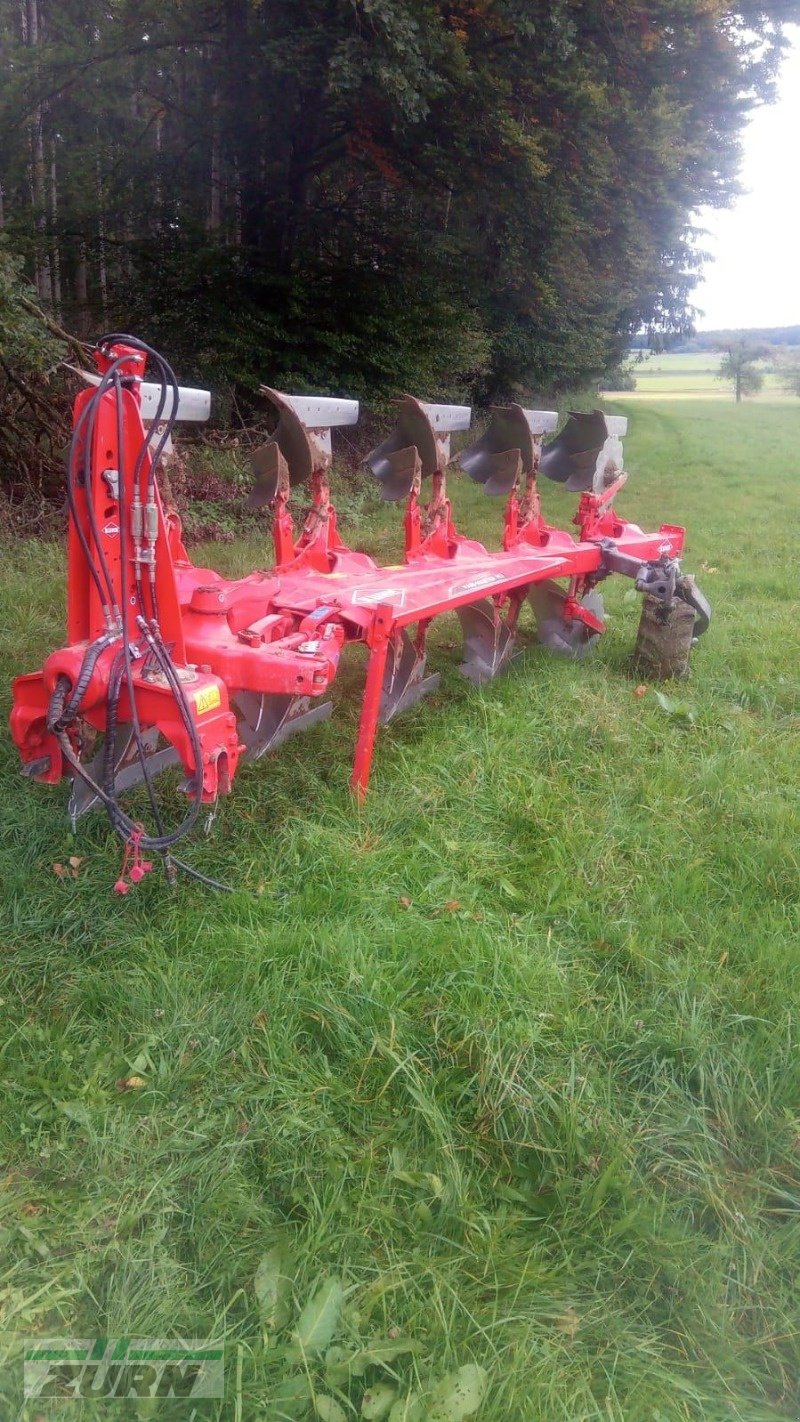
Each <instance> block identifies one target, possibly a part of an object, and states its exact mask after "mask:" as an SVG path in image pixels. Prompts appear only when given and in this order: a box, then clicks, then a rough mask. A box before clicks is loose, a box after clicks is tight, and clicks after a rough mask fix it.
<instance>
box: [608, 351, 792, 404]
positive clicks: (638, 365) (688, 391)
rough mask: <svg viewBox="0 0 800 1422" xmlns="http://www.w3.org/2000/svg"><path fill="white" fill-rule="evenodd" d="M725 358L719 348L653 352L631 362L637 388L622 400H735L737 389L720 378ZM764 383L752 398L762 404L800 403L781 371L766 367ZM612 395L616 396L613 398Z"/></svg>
mask: <svg viewBox="0 0 800 1422" xmlns="http://www.w3.org/2000/svg"><path fill="white" fill-rule="evenodd" d="M721 359H722V357H721V355H720V354H719V352H718V351H689V352H686V353H685V354H681V353H680V352H678V351H664V352H662V353H661V354H650V355H647V356H645V358H644V360H642V361H638V360H634V361H633V362H632V364H631V369H632V371H633V375H634V378H635V380H636V389H635V390H633V391H626V392H625V393H624V394H619V396H618V397H613V398H619V399H622V400H632V401H633V402H635V403H637V404H638V402H639V401H640V400H647V401H651V400H681V401H684V400H704V401H705V400H724V401H728V402H730V403H731V404H732V403H733V389H732V387H731V386H730V385H729V384H728V383H727V382H726V381H724V380H718V379H717V371H718V370H719V363H720V360H721ZM763 374H764V385H763V388H762V389H761V390H760V391H759V393H758V394H757V395H752V396H748V397H747V398H748V400H757V401H758V402H759V404H775V403H776V402H781V403H782V402H784V401H786V402H787V403H789V404H791V403H792V402H793V401H794V402H796V400H797V396H796V395H787V394H786V393H785V391H784V389H783V382H782V379H781V376H780V374H779V373H778V372H777V371H775V370H772V369H769V368H766V367H764V368H763ZM609 398H612V397H609Z"/></svg>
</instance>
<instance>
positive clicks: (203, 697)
mask: <svg viewBox="0 0 800 1422" xmlns="http://www.w3.org/2000/svg"><path fill="white" fill-rule="evenodd" d="M194 704H195V707H196V709H197V710H198V711H199V712H200V715H201V716H202V714H203V712H204V711H216V709H217V707H218V706H219V705H221V697H220V694H219V687H218V686H204V687H203V689H202V691H196V692H195V697H194Z"/></svg>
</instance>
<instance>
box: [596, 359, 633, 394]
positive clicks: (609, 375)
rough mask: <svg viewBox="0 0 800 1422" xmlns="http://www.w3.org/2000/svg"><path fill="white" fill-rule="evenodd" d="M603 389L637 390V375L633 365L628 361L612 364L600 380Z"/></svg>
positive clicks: (600, 386)
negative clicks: (621, 363)
mask: <svg viewBox="0 0 800 1422" xmlns="http://www.w3.org/2000/svg"><path fill="white" fill-rule="evenodd" d="M599 388H600V389H601V390H635V389H636V376H635V374H634V372H633V367H632V366H631V365H630V364H629V363H627V364H625V365H615V366H612V368H611V370H607V371H606V372H605V374H604V375H603V376H602V378H601V379H600V381H599Z"/></svg>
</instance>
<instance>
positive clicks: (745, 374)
mask: <svg viewBox="0 0 800 1422" xmlns="http://www.w3.org/2000/svg"><path fill="white" fill-rule="evenodd" d="M769 354H770V350H769V347H768V346H765V345H761V344H756V343H755V342H753V341H750V340H748V338H747V337H746V336H745V335H743V334H741V335H739V336H737V337H736V339H735V340H733V341H731V342H730V343H729V344H728V345H727V347H725V350H724V355H723V357H722V360H721V361H720V363H719V370H718V372H717V378H718V379H719V380H724V381H727V382H728V383H729V384H730V385H732V386H733V393H734V397H735V399H736V403H737V405H738V404H739V402H740V401H741V399H742V397H743V396H744V395H757V394H758V392H759V390H761V388H762V386H763V384H764V373H763V371H761V370H758V369H757V368H756V365H757V362H758V361H760V360H763V359H764V358H765V356H768V355H769Z"/></svg>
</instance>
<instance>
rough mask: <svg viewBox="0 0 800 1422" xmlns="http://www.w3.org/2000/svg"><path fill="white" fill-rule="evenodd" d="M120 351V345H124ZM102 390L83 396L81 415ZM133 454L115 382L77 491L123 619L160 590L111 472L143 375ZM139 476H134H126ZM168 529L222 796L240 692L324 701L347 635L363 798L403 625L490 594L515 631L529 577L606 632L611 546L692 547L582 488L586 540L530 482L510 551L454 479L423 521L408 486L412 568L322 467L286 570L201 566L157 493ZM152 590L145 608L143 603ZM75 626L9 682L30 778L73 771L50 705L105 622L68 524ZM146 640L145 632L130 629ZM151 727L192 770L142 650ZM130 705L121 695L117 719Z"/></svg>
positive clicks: (179, 657)
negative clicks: (386, 554) (343, 522)
mask: <svg viewBox="0 0 800 1422" xmlns="http://www.w3.org/2000/svg"><path fill="white" fill-rule="evenodd" d="M116 354H119V351H117V352H116ZM130 355H131V370H132V371H135V372H136V373H137V374H138V373H140V366H139V365H138V364H137V363H138V362H140V359H141V358H140V357H139V356H137V355H136V353H135V352H131V353H130ZM91 394H92V392H89V391H87V392H84V393H83V394H81V395H79V396H78V398H77V400H76V402H75V410H74V418H75V421H76V423H77V421H78V420H79V419H80V416H81V412H82V410H83V407H84V405H85V403H86V401H87V400H88V399H89V398H91ZM122 396H123V402H124V405H123V413H124V421H123V446H124V447H123V449H122V450H120V449H119V448H118V444H117V424H116V421H117V413H116V403H115V397H114V392H113V391H111V390H109V391H107V392H106V393H105V394H104V395H103V396H102V397H101V402H100V411H99V414H98V417H97V420H96V423H95V430H94V437H93V444H92V450H91V479H90V483H89V486H88V488H87V489H85V490H79V491H78V494H77V499H76V503H77V507H76V516H77V518H78V520H80V523H81V525H82V527H83V528H84V531H85V532H86V534H87V536H88V534H89V501H91V504H92V509H93V512H94V516H95V521H96V523H97V525H98V527H99V529H100V538H101V541H102V545H103V549H104V552H105V555H106V558H107V560H108V563H109V567H110V569H111V574H112V578H113V579H114V582H115V586H116V588H117V589H118V596H119V599H120V604H121V607H122V608H123V609H124V610H125V615H127V616H128V617H129V619H131V625H133V619H134V618H135V615H136V614H137V613H139V612H142V613H143V614H144V615H145V616H150V615H151V613H152V610H153V609H152V607H151V606H150V605H149V604H150V602H151V594H150V593H149V592H147V590H146V588H145V590H144V591H143V590H142V589H141V587H139V586H137V581H136V579H135V577H134V568H133V564H132V561H131V559H129V561H128V565H127V566H124V565H123V562H122V555H121V546H122V545H121V539H120V527H119V524H120V518H121V516H124V511H123V513H122V514H121V511H120V507H119V504H118V502H117V501H116V500H115V498H114V496H113V489H112V480H111V479H110V477H109V471H113V470H115V469H119V467H120V463H122V464H123V466H124V467H125V468H126V469H127V470H129V471H131V470H132V469H133V466H134V462H135V456H136V452H137V451H138V450H139V448H140V446H141V443H142V440H143V438H144V430H143V425H142V420H141V414H140V409H139V399H138V392H137V383H136V382H135V381H133V382H131V387H130V388H128V389H125V390H123V392H122ZM148 474H149V460H148V459H146V460H145V461H144V465H143V468H142V472H141V480H140V489H139V494H140V497H141V498H144V497H145V494H146V484H147V477H148ZM129 477H130V475H129ZM156 503H157V533H156V536H155V544H154V553H155V562H154V586H155V592H156V599H157V606H158V616H159V622H160V626H161V630H162V633H163V636H164V639H165V641H167V642H169V643H170V644H171V646H172V655H173V659H174V661H175V663H176V664H177V666H178V668H179V670H180V672H181V675H182V677H185V678H186V685H187V689H188V690H189V692H190V702H191V705H192V707H193V715H194V718H195V722H196V726H197V730H198V733H199V736H200V742H201V746H202V750H203V760H204V764H203V792H204V797H205V798H206V799H209V800H211V799H213V798H214V797H215V796H216V794H217V793H218V791H220V790H227V789H228V788H229V786H230V782H231V780H232V779H233V776H234V774H235V771H236V766H237V762H238V756H239V752H240V750H241V749H242V747H240V746H239V744H238V736H237V731H236V719H235V715H234V712H233V710H232V709H231V708H232V704H233V702H234V700H235V697H236V695H237V693H239V692H254V693H263V694H267V695H279V696H284V697H285V696H291V697H296V696H302V697H308V698H319V697H321V696H322V695H323V694H324V693H325V692H326V691H327V689H328V687H329V686H330V684H331V682H332V681H333V679H334V677H335V675H336V671H337V666H338V662H339V656H340V653H341V649H342V646H343V645H345V644H347V643H355V642H359V643H364V644H366V646H367V648H368V649H369V662H368V667H367V677H366V687H365V693H364V701H363V707H362V713H361V721H360V725H359V731H358V740H357V745H356V751H355V759H354V764H353V772H352V777H351V786H352V789H353V791H354V793H355V794H356V795H357V796H358V797H359V798H363V796H364V795H365V793H366V790H367V785H368V782H369V776H370V769H371V765H372V756H373V749H374V743H375V733H376V729H377V725H378V717H379V710H380V703H381V692H382V687H383V684H384V672H385V668H386V664H387V656H388V654H389V651H390V648H392V646H393V645H396V639H397V638H398V637H399V636H400V633H401V632H402V630H403V629H405V628H408V627H409V626H413V625H416V626H417V627H418V629H419V631H418V638H417V647H418V650H421V648H422V646H423V645H424V637H425V632H426V630H427V627H428V624H429V623H430V622H431V621H432V620H433V618H435V617H438V616H440V615H441V614H443V613H447V612H451V611H454V610H457V609H458V608H461V607H465V606H467V605H469V604H470V603H475V602H476V601H478V600H484V599H486V598H489V599H490V600H491V601H492V603H493V604H494V608H495V617H496V618H501V617H503V616H505V617H506V618H507V619H508V625H509V626H511V627H513V625H514V623H515V620H516V616H517V614H518V611H519V608H520V605H521V602H522V599H523V597H524V595H525V593H526V591H527V589H528V588H530V587H531V586H532V585H533V584H535V583H538V582H541V581H542V580H545V579H554V578H560V579H568V580H569V595H568V599H567V603H566V606H565V615H566V617H567V618H575V619H577V620H579V621H581V622H583V623H585V624H586V625H587V626H588V627H589V628H590V629H591V630H594V631H602V629H603V624H602V622H601V621H600V620H599V619H598V618H597V617H596V616H594V615H593V614H592V613H591V612H590V611H589V610H588V609H584V608H583V607H582V606H581V602H580V599H581V597H582V596H583V594H584V593H585V592H586V591H587V590H588V589H589V588H591V587H592V586H593V584H594V582H595V581H596V580H597V578H598V577H599V576H601V575H603V571H604V555H603V547H602V546H601V545H602V544H603V543H604V541H605V542H607V541H609V540H610V541H611V542H612V543H613V545H614V548H615V549H616V550H618V551H620V552H623V553H626V554H629V555H631V556H632V557H634V558H636V559H639V560H641V561H643V562H644V561H650V560H657V559H659V558H661V557H663V556H669V557H675V556H677V555H678V554H679V553H680V552H681V549H682V547H683V540H684V530H683V529H682V528H679V527H675V526H672V525H663V526H662V527H661V528H660V530H659V531H658V533H655V534H648V533H644V532H643V531H642V530H641V529H640V528H638V527H637V526H636V525H635V524H632V523H628V522H626V521H625V520H623V519H620V518H618V517H617V515H616V514H615V513H614V512H613V511H612V510H611V508H610V500H609V495H608V493H607V494H606V495H602V496H597V495H593V494H585V495H583V497H582V498H581V501H580V506H579V509H578V513H577V516H576V519H575V523H576V524H577V527H578V530H579V532H578V537H577V539H576V538H573V537H572V536H571V535H570V534H568V533H566V532H563V531H561V530H559V529H556V528H552V527H550V526H549V525H547V524H546V523H545V522H544V520H543V519H542V517H541V513H540V511H539V504H538V496H536V494H535V487H532V488H529V489H528V490H527V491H526V495H525V497H524V499H522V500H520V499H519V498H518V496H517V494H516V493H514V494H513V495H512V498H511V500H510V502H509V508H508V511H507V515H506V528H505V537H504V547H503V548H502V549H500V550H497V551H495V552H490V551H488V550H487V549H486V548H485V547H484V546H483V545H482V544H481V543H479V542H477V541H476V540H474V539H469V538H465V537H462V536H461V535H460V534H458V533H457V532H456V530H455V528H454V526H453V523H452V515H451V509H450V503H449V500H447V499H446V497H445V492H444V479H443V476H438V482H436V480H435V486H434V494H433V498H432V500H431V503H430V504H429V505H428V509H427V510H426V511H425V515H424V517H423V515H422V511H421V510H420V508H419V506H418V503H417V496H416V494H412V495H411V498H410V500H409V504H408V508H407V512H406V525H405V526H406V558H405V563H404V564H402V565H400V566H395V567H379V566H377V565H376V564H375V563H374V561H373V560H372V559H371V558H369V557H367V556H366V555H365V554H362V553H357V552H354V551H353V550H351V549H349V548H347V547H345V546H344V545H343V544H342V542H341V540H340V538H339V536H338V533H337V531H336V515H335V510H334V508H333V506H332V504H331V502H330V497H329V493H328V489H327V483H326V482H325V480H324V478H322V477H321V476H320V477H317V476H315V486H314V491H313V504H312V509H311V512H310V514H309V517H308V518H307V520H306V524H305V527H304V530H303V532H302V533H301V536H300V538H299V539H298V540H297V541H296V542H293V532H292V528H291V520H290V518H289V514H288V510H287V508H286V501H285V499H283V500H280V499H279V500H278V501H277V503H278V507H277V508H276V510H275V512H276V515H277V517H276V520H275V541H276V566H275V567H274V568H273V569H272V570H271V571H267V572H254V573H251V574H250V575H249V576H247V577H244V578H241V579H238V580H227V579H225V578H222V577H221V576H220V575H219V574H218V573H216V572H214V571H212V570H210V569H203V568H196V567H194V566H193V565H192V564H191V562H190V560H189V558H188V556H187V554H186V550H185V548H184V546H183V543H182V541H181V535H180V521H179V520H178V519H177V516H175V515H174V514H173V513H171V512H170V513H169V514H168V515H166V516H165V514H164V510H163V508H162V506H161V502H160V499H158V495H157V494H156ZM143 601H144V603H145V606H142V605H141V604H142V602H143ZM67 620H68V634H69V639H70V643H69V645H68V646H67V647H66V648H65V649H63V650H62V651H61V652H57V653H54V654H53V655H52V656H51V657H49V658H48V660H47V661H46V663H45V665H44V667H43V669H42V671H40V672H37V673H35V674H33V675H30V676H23V677H18V678H17V680H16V681H15V683H14V704H13V710H12V714H11V727H12V734H13V736H14V740H15V742H16V744H17V746H18V748H19V751H20V754H21V757H22V759H23V761H24V762H26V763H29V764H30V765H31V769H32V771H33V772H34V774H35V778H36V779H39V780H43V781H48V782H55V781H57V780H58V779H59V778H60V777H61V775H62V774H63V773H64V766H63V764H62V757H61V752H60V749H59V747H58V743H57V741H56V739H55V737H54V736H53V735H52V734H51V733H50V732H49V731H48V730H47V726H46V711H47V705H48V699H49V696H50V694H51V693H52V690H53V687H54V685H55V682H56V678H57V677H58V676H60V675H66V676H67V677H68V678H69V680H70V682H71V683H72V684H74V682H75V680H76V678H77V675H78V670H79V668H80V666H81V663H82V660H83V657H84V653H85V652H86V648H87V645H88V644H89V642H90V641H91V640H92V639H93V638H96V637H97V636H98V635H99V634H100V633H101V632H102V631H103V630H104V626H105V621H104V612H103V609H102V607H101V605H100V601H99V599H98V596H97V592H96V589H95V587H94V586H93V584H92V582H91V580H90V578H89V575H88V572H87V569H86V564H85V560H84V557H83V553H82V550H81V547H80V542H79V538H78V533H77V529H76V527H75V524H74V522H73V521H72V520H71V523H70V535H69V555H68V619H67ZM132 635H134V636H135V631H134V633H133V634H132ZM114 652H115V647H114V646H111V647H110V648H109V650H108V651H107V652H105V653H103V655H102V656H101V657H100V659H99V661H98V663H97V666H96V668H95V671H94V673H93V675H92V678H91V682H90V684H89V687H88V688H87V692H86V696H85V698H84V701H83V703H82V710H81V715H82V716H83V717H84V719H85V720H87V721H88V722H89V723H90V724H91V725H92V726H94V727H95V728H96V729H97V730H100V731H102V730H103V729H104V728H105V724H106V723H105V708H106V704H107V702H106V693H107V687H108V677H109V670H110V663H111V661H112V659H113V656H114ZM135 681H136V687H137V690H138V692H139V693H140V701H139V710H140V716H141V718H142V723H143V727H144V728H145V729H146V728H147V727H156V728H157V729H158V730H159V731H160V732H161V733H162V734H163V736H164V737H165V738H166V740H167V741H169V743H170V744H171V745H172V746H173V747H174V748H175V750H176V752H177V754H178V756H179V758H180V760H181V762H182V763H183V765H184V767H185V769H186V771H187V773H188V774H189V775H191V774H192V773H193V772H194V764H193V758H192V749H191V745H190V743H189V738H188V737H187V734H186V731H185V727H183V725H182V724H181V723H180V717H179V716H178V713H177V709H176V706H175V703H174V701H173V700H172V699H171V697H170V695H169V693H168V690H167V688H166V687H165V686H163V685H159V683H158V679H157V678H153V676H152V674H150V675H148V673H147V671H146V669H145V662H144V660H142V661H140V662H139V663H138V664H137V667H136V671H135ZM126 707H127V701H126V696H125V695H123V697H122V700H121V703H120V717H121V718H122V719H124V717H125V713H126Z"/></svg>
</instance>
